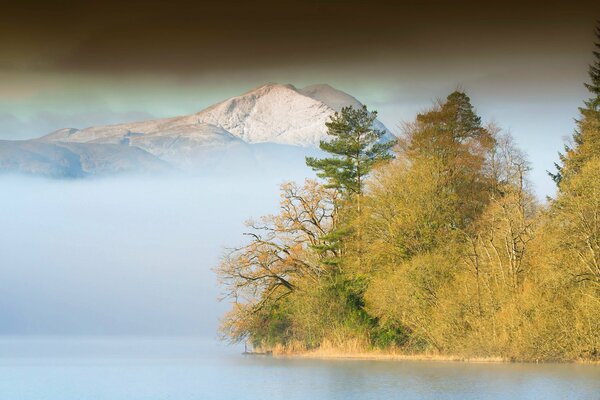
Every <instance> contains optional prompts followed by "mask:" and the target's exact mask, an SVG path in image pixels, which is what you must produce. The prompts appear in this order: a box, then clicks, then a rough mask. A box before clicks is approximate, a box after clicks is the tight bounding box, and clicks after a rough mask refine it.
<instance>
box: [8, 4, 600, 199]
mask: <svg viewBox="0 0 600 400" xmlns="http://www.w3.org/2000/svg"><path fill="white" fill-rule="evenodd" d="M7 3H8V4H5V5H4V6H3V7H2V9H0V139H27V138H33V137H39V136H41V135H44V134H46V133H48V132H51V131H53V130H56V129H59V128H64V127H74V128H84V127H87V126H94V125H102V124H111V123H120V122H129V121H133V120H142V119H150V118H159V117H168V116H176V115H183V114H189V113H193V112H197V111H199V110H201V109H203V108H205V107H207V106H209V105H211V104H214V103H216V102H218V101H221V100H223V99H226V98H228V97H231V96H235V95H238V94H240V93H243V92H245V91H248V90H250V89H252V88H254V87H257V86H260V85H262V84H264V83H266V82H279V83H291V84H294V85H296V86H299V87H301V86H304V85H309V84H313V83H328V84H331V85H332V86H334V87H336V88H338V89H341V90H343V91H346V92H348V93H350V94H352V95H354V96H355V97H357V98H358V99H359V100H361V101H362V102H364V103H366V104H367V105H368V106H369V107H370V108H371V109H376V110H378V111H379V116H380V119H381V120H382V121H383V122H384V123H385V124H386V125H387V126H388V128H390V129H392V131H398V126H400V125H401V123H402V122H405V121H410V120H412V119H413V118H414V116H415V114H416V113H417V112H419V111H422V110H423V109H424V108H426V107H428V106H429V105H430V104H431V102H432V101H433V100H435V99H436V98H443V97H445V96H446V95H447V94H448V93H450V92H451V91H452V90H455V89H456V88H457V87H460V88H462V89H463V90H465V91H466V92H467V93H468V94H469V96H471V99H472V101H473V103H474V105H475V107H476V108H477V110H478V111H479V113H480V114H481V115H482V116H483V117H484V120H486V121H490V120H492V121H495V122H496V123H498V124H499V125H500V126H501V127H503V128H504V129H506V130H510V131H511V132H512V133H513V135H514V136H515V137H516V139H517V141H518V143H519V145H520V146H521V147H522V148H523V149H524V150H525V151H526V152H527V153H528V154H529V156H530V159H531V162H532V166H533V173H532V180H533V182H534V185H535V187H536V190H537V193H538V194H540V195H541V196H543V195H546V194H551V193H552V192H553V190H554V187H555V186H554V184H553V183H552V182H551V181H550V180H549V178H548V177H547V174H546V170H547V169H552V166H553V163H554V162H555V161H556V159H557V152H558V151H560V150H562V148H563V145H564V142H565V138H566V137H568V136H570V135H571V133H572V131H573V129H574V123H573V119H574V118H575V117H577V107H578V106H579V105H581V103H582V101H583V100H584V99H585V98H586V96H587V95H588V94H587V93H586V91H585V88H584V86H583V83H584V82H585V81H586V80H587V66H588V65H589V63H590V62H591V61H592V55H591V54H592V53H591V52H592V50H593V44H592V43H593V39H594V34H593V32H594V25H595V21H596V20H598V19H600V1H598V0H596V1H551V0H547V1H525V0H520V1H515V0H505V1H494V2H486V1H470V0H469V1H432V0H425V1H404V2H402V1H396V2H391V1H390V2H385V1H376V0H372V1H358V0H347V1H342V0H329V1H316V0H313V1H303V2H293V1H289V0H280V1H273V0H257V1H244V2H240V1H236V0H230V1H221V2H218V1H212V2H210V3H208V4H205V3H204V2H202V1H196V2H194V3H192V2H190V3H182V2H178V1H176V0H172V1H164V2H158V1H144V2H136V1H126V0H121V1H118V2H117V1H114V0H106V1H99V2H92V1H45V2H40V3H39V4H37V3H33V2H27V1H19V2H17V1H13V2H7Z"/></svg>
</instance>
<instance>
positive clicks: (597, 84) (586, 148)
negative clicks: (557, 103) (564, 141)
mask: <svg viewBox="0 0 600 400" xmlns="http://www.w3.org/2000/svg"><path fill="white" fill-rule="evenodd" d="M596 38H597V40H598V41H597V42H596V43H595V44H594V45H595V47H596V51H594V52H593V54H594V61H593V62H592V64H591V65H590V67H589V71H588V73H589V76H590V83H585V84H584V85H585V87H586V88H587V89H588V91H589V92H590V93H591V95H592V96H591V97H590V98H589V99H588V100H586V101H584V107H580V108H579V112H580V114H581V116H580V118H579V119H578V120H577V130H576V131H575V133H574V134H573V145H572V146H565V152H564V153H560V154H559V159H560V162H559V163H555V164H554V165H555V166H556V169H557V172H556V173H555V174H553V173H550V176H551V177H552V179H553V180H554V181H555V182H556V184H557V185H558V186H559V188H560V184H561V182H562V181H563V180H565V179H569V178H570V177H571V176H573V175H574V174H576V173H577V172H578V171H579V170H580V169H581V168H582V166H583V164H585V163H586V162H587V161H589V160H590V159H592V158H593V157H595V156H598V155H599V154H600V23H599V25H598V26H597V27H596Z"/></svg>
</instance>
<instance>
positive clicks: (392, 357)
mask: <svg viewBox="0 0 600 400" xmlns="http://www.w3.org/2000/svg"><path fill="white" fill-rule="evenodd" d="M270 356H272V357H276V358H293V359H313V360H341V361H438V362H463V363H473V364H480V363H481V364H513V363H514V364H517V363H518V364H582V365H585V364H588V365H600V360H598V361H594V360H514V359H510V358H505V357H463V356H456V355H454V356H453V355H440V354H402V353H377V352H348V353H346V352H330V351H327V352H321V351H318V350H317V351H307V352H290V353H287V352H273V353H272V354H271V355H270Z"/></svg>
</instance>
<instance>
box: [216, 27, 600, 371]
mask: <svg viewBox="0 0 600 400" xmlns="http://www.w3.org/2000/svg"><path fill="white" fill-rule="evenodd" d="M596 33H597V36H598V38H599V40H600V28H598V29H597V32H596ZM596 47H597V49H598V50H599V51H596V52H594V56H595V59H594V62H593V64H592V65H591V66H590V70H589V75H590V82H589V83H587V84H586V87H587V89H588V90H589V92H590V94H591V97H590V98H589V99H588V100H587V101H585V102H584V105H583V106H582V107H581V108H580V110H579V111H580V113H579V114H580V115H579V118H578V119H577V130H576V132H575V133H574V135H573V140H572V144H570V145H569V146H566V147H565V151H564V152H563V153H562V154H560V157H559V161H558V162H557V164H556V172H555V173H552V174H551V176H552V178H553V179H554V181H555V182H556V184H557V194H556V196H555V198H554V199H549V200H548V202H547V203H546V204H540V202H539V201H538V200H537V199H536V197H535V196H534V195H533V193H532V190H531V188H530V185H529V181H528V172H529V170H530V166H529V163H528V161H527V158H526V156H525V154H524V153H523V152H522V151H521V150H520V149H519V148H518V147H517V146H516V145H515V143H514V141H513V139H512V137H511V136H510V135H509V134H507V133H505V132H503V131H502V130H501V129H499V128H498V127H497V126H495V125H492V124H484V123H483V122H482V120H481V118H480V117H479V116H478V115H477V113H476V110H475V108H474V107H473V105H472V104H471V100H470V98H469V97H468V96H467V95H466V94H465V93H464V92H462V91H455V92H453V93H451V94H450V95H449V96H448V97H447V98H446V99H444V100H440V101H438V102H436V103H435V104H433V106H432V107H431V108H430V109H429V110H427V111H426V112H423V113H420V114H418V115H417V117H416V118H415V120H414V121H412V122H410V123H407V124H405V126H404V127H403V131H402V135H401V136H400V137H399V138H397V139H396V138H394V140H392V138H391V137H389V134H387V133H386V132H384V131H379V130H377V129H374V128H373V122H374V121H375V119H376V116H377V113H376V112H371V111H369V110H368V109H367V108H366V107H364V106H363V107H362V108H357V109H355V108H352V107H346V108H343V109H342V110H341V111H340V112H339V113H335V114H334V115H333V116H332V117H331V119H330V121H329V122H328V123H327V129H328V133H329V137H330V139H329V140H327V141H323V142H321V146H320V147H321V149H322V150H324V151H325V152H327V153H329V156H328V157H326V158H322V159H316V158H307V160H306V163H307V165H308V166H309V167H311V168H312V169H313V170H315V171H316V173H317V176H318V177H319V180H318V181H317V180H307V181H306V182H305V183H304V184H297V183H286V184H284V185H282V187H281V203H280V212H279V213H278V214H276V215H269V216H265V217H263V218H260V219H258V220H256V221H250V222H249V223H248V226H249V228H250V230H249V232H248V233H247V236H248V240H247V241H246V244H245V245H244V246H242V247H239V248H236V249H234V250H232V251H230V252H229V253H227V254H226V255H225V256H224V257H223V259H222V261H221V263H220V265H219V266H218V267H217V268H216V272H217V274H218V277H219V279H220V282H221V283H222V284H223V287H224V288H225V297H226V298H229V299H231V301H232V310H231V311H230V312H229V313H228V314H227V315H226V316H225V317H224V319H223V322H222V327H221V331H222V333H223V335H224V337H226V338H228V339H229V340H231V341H234V342H235V341H244V340H249V341H251V342H252V343H253V344H254V345H255V346H257V347H261V348H265V349H273V348H280V349H284V350H289V351H302V350H310V349H317V348H319V347H323V346H329V347H333V348H336V349H338V350H339V351H351V350H371V349H384V350H393V351H402V352H406V353H436V354H448V355H460V356H465V357H489V356H495V357H496V356H499V357H504V358H508V359H516V360H577V359H585V360H598V359H600V172H599V171H600V44H596Z"/></svg>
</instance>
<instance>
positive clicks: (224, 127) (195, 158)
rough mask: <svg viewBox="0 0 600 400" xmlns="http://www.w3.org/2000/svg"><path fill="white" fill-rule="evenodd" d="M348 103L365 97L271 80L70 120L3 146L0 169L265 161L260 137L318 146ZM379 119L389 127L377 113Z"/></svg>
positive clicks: (87, 170)
mask: <svg viewBox="0 0 600 400" xmlns="http://www.w3.org/2000/svg"><path fill="white" fill-rule="evenodd" d="M349 105H351V106H354V107H359V106H361V103H360V102H359V101H358V100H357V99H356V98H354V97H352V96H350V95H349V94H347V93H344V92H342V91H339V90H337V89H335V88H333V87H331V86H329V85H326V84H320V85H312V86H308V87H305V88H303V89H297V88H295V87H294V86H292V85H282V84H276V83H269V84H266V85H262V86H260V87H258V88H256V89H253V90H251V91H249V92H247V93H244V94H242V95H240V96H236V97H232V98H230V99H227V100H225V101H222V102H220V103H217V104H215V105H213V106H211V107H208V108H206V109H204V110H202V111H200V112H198V113H195V114H192V115H185V116H181V117H174V118H164V119H156V120H149V121H140V122H133V123H126V124H117V125H107V126H96V127H89V128H84V129H74V128H65V129H61V130H58V131H55V132H52V133H50V134H48V135H46V136H43V137H41V138H39V139H36V140H30V141H25V142H19V143H18V144H13V145H10V144H8V142H7V143H4V144H3V145H2V146H0V171H6V170H15V169H17V170H18V169H21V170H24V171H27V172H28V173H30V172H31V171H36V170H38V169H46V170H47V171H52V172H49V173H50V175H54V174H60V173H61V171H62V173H64V174H67V175H68V174H75V175H76V174H77V173H76V172H73V171H78V170H81V173H82V174H83V175H86V174H93V173H95V172H98V173H110V172H118V171H121V170H130V169H134V164H135V163H138V164H139V168H140V169H144V168H149V169H150V170H152V169H153V168H159V167H158V166H157V165H158V164H160V162H163V163H168V164H170V165H172V166H174V167H176V168H180V169H188V170H197V169H206V168H209V167H211V166H215V165H220V166H225V165H226V164H227V163H233V162H232V161H233V160H234V159H235V160H236V164H239V163H240V162H241V161H243V160H246V161H247V162H248V163H250V164H252V163H254V162H255V160H262V161H261V163H263V164H264V161H265V158H267V157H268V156H266V155H265V151H264V149H266V148H267V147H262V148H261V149H259V148H258V147H256V146H257V144H275V145H287V146H292V147H294V146H296V147H301V148H306V149H313V148H316V147H318V144H319V142H320V141H321V140H324V139H326V138H327V128H326V126H325V123H326V122H327V121H328V120H329V118H330V117H331V115H332V114H333V113H334V112H336V111H339V110H340V109H341V108H342V107H344V106H349ZM375 127H376V128H378V129H383V130H387V129H386V128H385V127H384V126H383V124H381V123H380V122H379V121H377V122H376V124H375ZM15 143H16V142H15ZM52 145H54V147H52ZM103 146H104V147H103ZM128 149H129V150H128ZM34 150H35V151H34ZM36 151H37V153H36ZM17 154H18V155H19V156H18V157H17ZM36 154H37V155H36ZM42 154H45V156H42ZM38 156H39V157H38ZM40 157H41V158H40ZM61 157H62V158H61ZM17 159H18V161H17ZM77 159H79V162H80V163H82V165H81V166H77ZM40 160H44V161H43V162H42V161H40ZM39 163H42V164H41V165H44V167H43V168H42V167H40V164H39ZM242 163H243V162H242ZM54 164H55V165H54ZM19 165H20V167H17V166H19ZM65 166H69V167H68V168H67V167H65ZM38 167H39V168H38ZM69 171H71V172H69Z"/></svg>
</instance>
